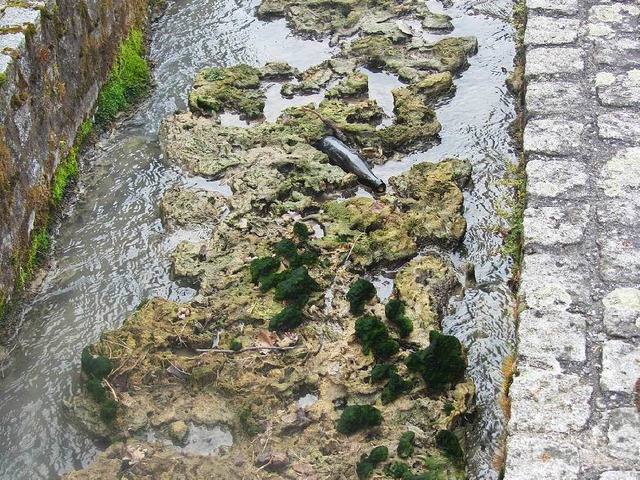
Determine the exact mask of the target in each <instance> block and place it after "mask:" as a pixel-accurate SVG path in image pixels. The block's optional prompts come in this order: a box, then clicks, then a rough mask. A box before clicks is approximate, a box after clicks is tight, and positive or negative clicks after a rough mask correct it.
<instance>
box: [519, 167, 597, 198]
mask: <svg viewBox="0 0 640 480" xmlns="http://www.w3.org/2000/svg"><path fill="white" fill-rule="evenodd" d="M526 169H527V194H528V195H529V196H530V197H540V198H545V199H546V198H570V199H577V198H582V197H584V195H585V194H586V193H587V185H588V181H589V177H588V175H587V171H586V168H585V166H584V165H583V164H582V163H579V162H577V161H571V160H529V161H528V162H527V167H526ZM529 204H531V202H529Z"/></svg>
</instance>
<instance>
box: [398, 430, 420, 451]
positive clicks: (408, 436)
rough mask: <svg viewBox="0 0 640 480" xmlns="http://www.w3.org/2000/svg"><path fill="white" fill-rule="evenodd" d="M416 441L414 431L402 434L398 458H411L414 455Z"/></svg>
mask: <svg viewBox="0 0 640 480" xmlns="http://www.w3.org/2000/svg"><path fill="white" fill-rule="evenodd" d="M415 439H416V434H415V433H414V432H412V431H408V432H405V433H403V434H402V436H401V437H400V441H399V442H398V448H397V452H398V457H400V458H409V457H410V456H412V455H413V452H414V450H415V448H414V446H413V442H414V441H415Z"/></svg>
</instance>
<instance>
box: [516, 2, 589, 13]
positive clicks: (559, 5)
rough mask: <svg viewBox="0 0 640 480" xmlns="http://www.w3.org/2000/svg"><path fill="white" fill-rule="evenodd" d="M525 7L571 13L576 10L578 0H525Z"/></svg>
mask: <svg viewBox="0 0 640 480" xmlns="http://www.w3.org/2000/svg"><path fill="white" fill-rule="evenodd" d="M527 8H528V9H529V10H545V11H548V12H556V13H564V14H567V15H571V14H574V13H576V12H577V11H578V0H527Z"/></svg>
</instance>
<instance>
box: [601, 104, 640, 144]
mask: <svg viewBox="0 0 640 480" xmlns="http://www.w3.org/2000/svg"><path fill="white" fill-rule="evenodd" d="M597 122H598V131H599V132H600V137H601V138H608V139H615V140H623V141H625V142H628V143H633V144H638V143H640V116H639V115H638V112H634V111H622V110H619V111H614V112H610V113H603V114H601V115H598V120H597Z"/></svg>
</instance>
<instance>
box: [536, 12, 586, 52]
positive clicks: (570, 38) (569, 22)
mask: <svg viewBox="0 0 640 480" xmlns="http://www.w3.org/2000/svg"><path fill="white" fill-rule="evenodd" d="M579 27H580V21H579V20H577V19H573V18H552V17H545V16H542V15H530V16H529V18H528V19H527V28H526V30H525V34H524V44H525V45H526V46H532V45H562V44H567V43H573V42H575V41H576V40H577V39H578V28H579Z"/></svg>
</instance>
